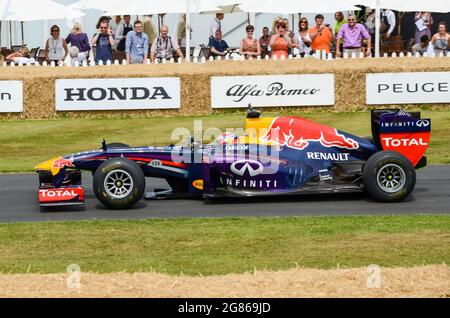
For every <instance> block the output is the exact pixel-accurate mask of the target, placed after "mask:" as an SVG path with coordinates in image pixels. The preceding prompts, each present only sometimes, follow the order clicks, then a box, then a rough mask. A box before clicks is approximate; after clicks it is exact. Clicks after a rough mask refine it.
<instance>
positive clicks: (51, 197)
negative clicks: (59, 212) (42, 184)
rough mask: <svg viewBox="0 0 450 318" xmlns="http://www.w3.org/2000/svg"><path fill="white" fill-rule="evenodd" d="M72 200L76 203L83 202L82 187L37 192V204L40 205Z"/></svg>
mask: <svg viewBox="0 0 450 318" xmlns="http://www.w3.org/2000/svg"><path fill="white" fill-rule="evenodd" d="M73 200H76V201H77V202H83V201H84V189H83V188H82V187H78V188H59V189H40V190H39V202H40V203H41V204H42V203H51V202H67V201H73Z"/></svg>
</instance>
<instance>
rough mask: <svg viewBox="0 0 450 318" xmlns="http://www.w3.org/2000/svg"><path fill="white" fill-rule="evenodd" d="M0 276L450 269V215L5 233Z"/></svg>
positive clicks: (24, 228)
mask: <svg viewBox="0 0 450 318" xmlns="http://www.w3.org/2000/svg"><path fill="white" fill-rule="evenodd" d="M0 242H1V244H0V272H1V273H26V272H30V273H64V272H66V267H67V266H68V265H69V264H78V265H79V266H80V267H81V270H82V271H83V272H99V273H110V272H121V271H127V272H159V273H166V274H171V275H174V274H175V275H177V274H180V273H183V274H187V275H198V274H202V275H222V274H228V273H243V272H248V271H252V270H254V269H258V270H261V269H266V270H272V271H276V270H285V269H290V268H295V267H297V266H300V267H306V268H321V269H329V268H336V267H337V266H340V267H349V268H350V267H353V268H357V267H364V266H368V265H370V264H377V265H379V266H383V267H398V266H401V267H411V266H416V265H427V264H442V263H447V264H450V216H445V215H443V216H438V215H423V216H380V217H378V216H377V217H371V216H360V217H303V218H266V219H259V218H243V219H241V218H236V219H189V220H186V219H172V220H147V221H89V222H63V223H18V224H1V225H0Z"/></svg>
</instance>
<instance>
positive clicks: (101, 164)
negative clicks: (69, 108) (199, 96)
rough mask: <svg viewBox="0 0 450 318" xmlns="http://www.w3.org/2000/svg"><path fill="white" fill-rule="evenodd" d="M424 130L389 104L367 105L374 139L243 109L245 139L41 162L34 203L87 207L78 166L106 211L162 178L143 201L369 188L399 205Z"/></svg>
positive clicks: (125, 204) (111, 150) (112, 148)
mask: <svg viewBox="0 0 450 318" xmlns="http://www.w3.org/2000/svg"><path fill="white" fill-rule="evenodd" d="M430 133H431V120H430V119H422V118H421V116H420V113H408V112H405V111H402V110H395V109H394V110H393V109H389V110H373V111H372V137H367V138H361V137H357V136H354V135H351V134H348V133H345V132H342V131H339V130H337V129H334V128H332V127H328V126H325V125H322V124H318V123H315V122H312V121H309V120H306V119H302V118H299V117H292V116H280V117H275V118H260V113H259V112H258V111H256V110H254V109H252V108H249V110H248V112H247V119H246V127H245V134H244V135H242V136H239V135H236V134H232V133H223V134H222V135H220V136H219V137H218V138H217V139H216V140H215V142H213V143H211V144H208V145H201V144H199V143H198V142H196V141H194V140H192V139H189V141H188V142H186V144H184V145H178V146H175V145H171V146H168V147H129V146H127V145H125V144H106V142H105V141H103V144H102V148H101V149H100V150H93V151H88V152H82V153H77V154H72V155H67V156H64V157H58V158H54V159H51V160H49V161H47V162H44V163H42V164H39V165H37V166H36V171H37V173H38V174H39V184H40V186H39V203H40V205H41V206H59V205H82V204H84V200H85V191H84V188H83V186H82V183H81V176H82V174H81V171H83V170H85V171H91V172H92V173H93V175H94V181H93V190H94V192H95V195H96V197H97V198H98V200H99V201H100V202H101V203H103V204H104V205H105V206H107V207H108V208H111V209H128V208H131V207H132V206H134V205H135V204H136V203H137V202H138V201H140V200H141V199H142V198H143V196H144V192H145V178H146V177H156V178H162V179H165V180H166V181H167V182H168V184H169V185H170V188H171V189H166V190H164V191H161V192H153V193H146V194H145V197H146V198H148V199H151V198H158V197H163V196H164V197H166V196H170V195H177V197H180V196H186V197H192V198H204V199H213V198H218V197H242V196H245V197H248V196H271V195H272V196H273V195H276V196H280V195H296V194H312V193H322V194H323V193H343V192H362V191H366V192H367V193H368V194H369V195H370V196H372V197H373V198H374V199H376V200H377V201H380V202H396V201H400V200H403V199H404V198H406V197H407V196H408V195H409V194H410V193H411V192H412V191H413V189H414V186H415V183H416V172H415V169H418V168H421V167H424V166H425V165H426V157H424V154H425V152H426V149H427V147H428V145H429V143H430Z"/></svg>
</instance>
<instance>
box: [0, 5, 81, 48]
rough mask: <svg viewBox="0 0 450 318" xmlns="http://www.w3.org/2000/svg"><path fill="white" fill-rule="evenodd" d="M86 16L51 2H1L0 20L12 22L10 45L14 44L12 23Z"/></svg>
mask: <svg viewBox="0 0 450 318" xmlns="http://www.w3.org/2000/svg"><path fill="white" fill-rule="evenodd" d="M84 15H86V14H85V13H83V12H81V11H79V10H75V9H71V8H68V7H66V6H63V5H61V4H59V3H56V2H53V1H51V0H33V1H29V0H0V20H1V21H9V22H10V25H9V28H10V30H9V34H10V45H11V44H12V43H11V41H12V40H11V21H20V22H24V21H36V20H56V19H73V18H77V17H81V16H84ZM22 43H23V24H22Z"/></svg>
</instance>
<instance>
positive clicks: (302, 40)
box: [295, 18, 312, 57]
mask: <svg viewBox="0 0 450 318" xmlns="http://www.w3.org/2000/svg"><path fill="white" fill-rule="evenodd" d="M295 40H296V42H297V48H298V50H299V52H300V55H301V57H304V56H305V55H308V54H310V52H311V42H312V40H311V37H310V35H309V26H308V19H306V18H301V19H300V21H299V22H298V32H297V34H295Z"/></svg>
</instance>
